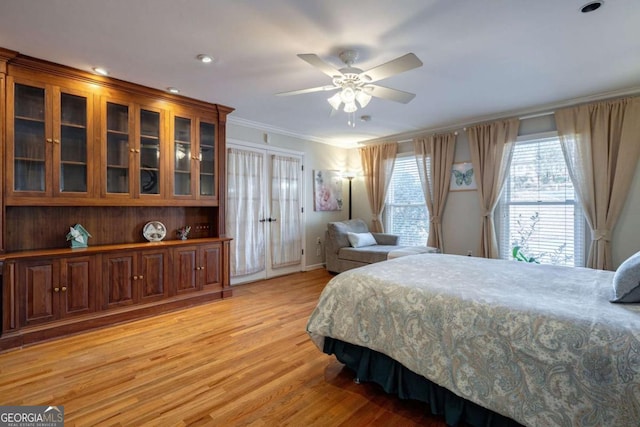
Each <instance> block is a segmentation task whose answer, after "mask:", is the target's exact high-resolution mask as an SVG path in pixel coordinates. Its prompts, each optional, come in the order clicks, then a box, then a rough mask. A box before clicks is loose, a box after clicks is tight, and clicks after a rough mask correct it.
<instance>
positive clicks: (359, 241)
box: [347, 231, 378, 248]
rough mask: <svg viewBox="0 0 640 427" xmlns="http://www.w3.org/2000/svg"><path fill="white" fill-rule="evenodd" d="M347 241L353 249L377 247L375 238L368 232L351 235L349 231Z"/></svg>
mask: <svg viewBox="0 0 640 427" xmlns="http://www.w3.org/2000/svg"><path fill="white" fill-rule="evenodd" d="M347 239H348V240H349V243H351V246H352V247H354V248H362V247H364V246H373V245H377V244H378V242H377V241H376V239H375V237H373V235H372V234H371V233H369V232H367V233H352V232H351V231H348V232H347Z"/></svg>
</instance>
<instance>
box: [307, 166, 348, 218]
mask: <svg viewBox="0 0 640 427" xmlns="http://www.w3.org/2000/svg"><path fill="white" fill-rule="evenodd" d="M313 200H314V203H313V206H314V209H315V210H316V211H341V210H342V174H341V173H340V171H337V170H314V171H313Z"/></svg>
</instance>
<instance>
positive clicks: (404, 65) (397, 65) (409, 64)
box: [360, 53, 422, 82]
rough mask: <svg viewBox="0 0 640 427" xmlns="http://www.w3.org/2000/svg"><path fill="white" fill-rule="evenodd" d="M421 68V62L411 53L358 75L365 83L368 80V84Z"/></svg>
mask: <svg viewBox="0 0 640 427" xmlns="http://www.w3.org/2000/svg"><path fill="white" fill-rule="evenodd" d="M421 66H422V61H420V59H418V57H417V56H415V55H414V54H413V53H407V54H406V55H404V56H401V57H399V58H396V59H393V60H391V61H389V62H385V63H384V64H381V65H378V66H377V67H373V68H372V69H370V70H367V71H363V72H362V73H360V77H362V78H364V79H365V81H367V80H368V81H370V82H375V81H378V80H382V79H386V78H387V77H391V76H393V75H396V74H400V73H404V72H405V71H409V70H413V69H414V68H418V67H421ZM364 76H366V77H364ZM367 77H368V79H367ZM369 79H370V80H369Z"/></svg>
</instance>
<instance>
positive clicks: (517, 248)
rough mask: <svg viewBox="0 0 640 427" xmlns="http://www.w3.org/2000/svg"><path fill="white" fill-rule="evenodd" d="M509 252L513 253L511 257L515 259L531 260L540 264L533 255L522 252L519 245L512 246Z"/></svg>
mask: <svg viewBox="0 0 640 427" xmlns="http://www.w3.org/2000/svg"><path fill="white" fill-rule="evenodd" d="M511 254H512V255H513V258H514V259H515V260H516V261H523V262H532V263H536V264H540V261H538V260H537V259H535V258H534V257H529V256H527V255H525V254H524V252H522V248H521V247H520V246H514V247H513V251H512V253H511Z"/></svg>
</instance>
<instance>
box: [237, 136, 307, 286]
mask: <svg viewBox="0 0 640 427" xmlns="http://www.w3.org/2000/svg"><path fill="white" fill-rule="evenodd" d="M302 179H303V174H302V155H301V154H300V153H294V152H290V151H285V150H272V149H270V150H265V149H264V148H261V147H257V146H254V145H253V144H249V143H240V142H229V144H228V148H227V205H226V215H225V220H226V233H227V236H229V237H232V238H233V240H232V241H231V248H230V249H231V250H230V258H231V262H230V264H231V284H232V285H234V284H238V283H245V282H250V281H255V280H262V279H266V278H270V277H276V276H279V275H283V274H289V273H293V272H297V271H302V269H303V266H304V255H303V253H302V252H303V251H302V248H303V242H304V225H303V214H302V200H303V197H302V196H303V195H302V189H303V188H304V186H303V183H302Z"/></svg>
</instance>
